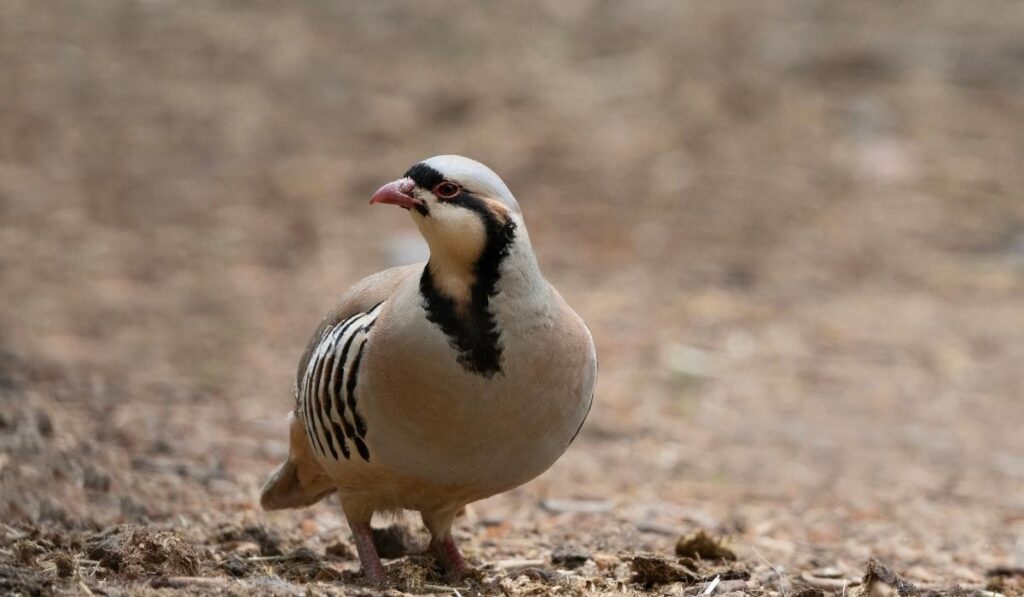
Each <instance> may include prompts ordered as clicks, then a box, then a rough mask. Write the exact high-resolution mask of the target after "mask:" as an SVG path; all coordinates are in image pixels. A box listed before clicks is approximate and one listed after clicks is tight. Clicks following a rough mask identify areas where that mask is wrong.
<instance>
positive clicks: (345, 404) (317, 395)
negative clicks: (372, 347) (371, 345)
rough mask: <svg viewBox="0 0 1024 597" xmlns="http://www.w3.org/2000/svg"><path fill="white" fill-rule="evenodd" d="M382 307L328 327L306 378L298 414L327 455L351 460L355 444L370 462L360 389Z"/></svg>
mask: <svg viewBox="0 0 1024 597" xmlns="http://www.w3.org/2000/svg"><path fill="white" fill-rule="evenodd" d="M381 304H382V303H378V304H377V305H375V306H374V307H373V308H372V309H370V310H369V311H366V312H365V313H356V314H355V315H353V316H351V317H349V318H348V319H346V320H344V321H342V322H340V323H338V324H336V325H334V327H331V328H328V329H327V331H326V332H325V333H324V335H323V337H322V338H321V340H320V343H319V344H318V345H317V347H316V350H315V352H314V353H313V355H312V356H311V357H310V359H309V362H308V364H307V366H306V371H305V373H304V374H303V376H302V384H301V386H300V387H299V413H300V415H301V416H302V421H303V423H304V424H305V427H306V435H307V436H308V437H309V441H310V443H311V444H312V446H313V449H314V450H316V451H318V452H320V454H322V455H323V456H325V457H326V456H330V457H331V458H333V459H335V460H339V459H340V458H341V457H344V458H345V459H346V460H348V459H350V458H351V456H352V452H351V448H350V446H353V447H355V451H356V452H357V453H358V454H359V455H360V456H361V457H362V458H363V460H365V461H367V462H369V460H370V451H369V449H367V447H366V432H367V429H366V420H365V419H363V417H362V416H361V415H360V414H359V410H358V402H357V399H356V391H357V390H358V388H359V364H360V363H361V362H362V359H363V352H364V350H365V349H366V342H367V340H368V338H367V336H368V334H369V333H370V330H371V329H373V324H374V323H375V322H376V321H377V316H378V315H380V311H381Z"/></svg>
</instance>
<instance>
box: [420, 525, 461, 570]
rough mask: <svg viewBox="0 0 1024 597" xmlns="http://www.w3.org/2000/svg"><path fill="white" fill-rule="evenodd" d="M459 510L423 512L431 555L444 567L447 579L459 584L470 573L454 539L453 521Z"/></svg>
mask: <svg viewBox="0 0 1024 597" xmlns="http://www.w3.org/2000/svg"><path fill="white" fill-rule="evenodd" d="M457 509H458V508H453V509H445V510H441V511H436V510H435V511H427V512H422V513H421V514H422V515H423V524H425V525H426V526H427V530H428V531H430V553H432V554H434V558H436V559H437V561H438V563H440V564H441V566H443V567H444V570H445V573H446V574H445V578H446V579H447V580H448V581H449V582H458V581H460V580H462V577H463V576H465V575H466V572H468V571H469V567H468V566H466V560H464V559H463V558H462V553H461V552H460V551H459V547H458V546H457V545H455V540H454V539H452V521H453V520H454V519H455V511H456V510H457Z"/></svg>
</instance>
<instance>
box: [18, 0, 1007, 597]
mask: <svg viewBox="0 0 1024 597" xmlns="http://www.w3.org/2000/svg"><path fill="white" fill-rule="evenodd" d="M438 153H461V154H465V155H469V156H471V157H475V158H477V159H480V160H481V161H484V162H485V163H488V164H489V165H491V166H492V167H494V169H495V170H497V171H498V172H499V173H500V174H501V175H502V176H503V178H504V179H505V180H506V181H507V182H508V183H509V186H510V187H511V188H512V190H513V192H514V193H515V194H516V195H517V197H518V198H519V201H520V203H521V204H522V205H523V208H524V212H525V214H526V218H527V223H528V225H529V228H530V233H531V237H532V239H533V242H534V245H535V247H536V249H537V251H538V254H539V258H540V261H541V265H542V268H543V269H544V271H545V273H546V275H547V276H548V278H549V279H550V280H552V282H553V283H554V284H555V285H556V286H557V287H558V288H559V289H560V290H561V291H562V292H563V294H564V295H565V296H566V297H567V299H568V300H569V302H570V303H571V304H572V305H573V306H574V307H575V308H576V310H577V311H578V312H580V313H581V314H582V315H583V316H584V318H585V319H586V320H587V322H588V323H589V325H590V327H591V330H592V331H593V334H594V337H595V340H596V342H597V345H598V352H599V355H600V360H601V372H600V380H599V385H598V389H597V394H596V399H595V404H594V408H593V411H592V413H591V416H590V419H589V421H588V423H587V425H586V426H585V427H584V429H583V433H582V434H581V436H580V439H579V440H578V441H577V442H576V443H575V444H574V445H573V446H572V448H571V449H570V450H569V452H568V453H567V454H566V455H565V456H564V457H563V458H562V459H561V460H560V461H559V462H558V463H557V464H556V465H555V466H554V467H553V468H552V469H551V470H550V471H548V472H547V473H546V474H545V475H543V476H542V477H540V478H539V479H537V480H535V481H533V482H531V483H530V484H528V485H526V486H524V487H521V488H519V489H516V490H514V491H512V492H509V493H508V494H505V495H502V496H498V497H495V498H492V499H489V500H486V501H484V502H481V503H478V504H475V505H473V506H471V507H470V509H469V510H468V511H467V513H466V516H464V517H463V518H461V519H460V520H459V522H458V525H457V531H456V536H457V539H458V540H459V541H460V542H461V545H462V546H463V547H464V551H465V552H466V554H467V557H468V558H469V560H470V562H471V564H472V565H473V566H474V567H475V568H476V570H477V574H476V575H474V576H473V577H472V578H470V579H469V580H467V581H466V582H464V583H463V584H461V585H458V586H455V587H449V586H445V585H444V583H443V582H442V580H441V578H440V576H439V575H438V574H437V573H436V572H435V570H434V568H433V562H432V560H431V559H430V557H429V556H426V555H423V554H422V553H421V551H422V549H423V546H424V544H425V536H424V534H423V532H422V531H421V530H420V529H419V527H418V526H417V525H416V524H414V521H413V520H412V518H411V517H410V518H409V519H407V520H406V519H402V520H398V521H386V520H382V521H379V524H380V526H381V527H387V526H388V525H389V524H393V525H394V526H392V527H390V528H389V530H382V531H381V535H380V537H379V539H380V542H381V546H382V548H386V553H387V554H388V555H389V556H392V557H391V558H390V559H388V560H387V561H386V562H387V568H388V575H389V578H390V579H391V582H392V589H391V592H392V593H393V594H396V593H397V592H408V593H417V594H420V593H438V594H461V595H474V594H506V595H543V594H562V595H580V594H633V593H641V592H645V591H653V592H656V593H658V594H668V595H696V594H714V595H724V594H733V595H738V594H751V595H784V596H786V597H793V596H797V595H799V596H802V597H811V596H813V595H820V594H822V593H821V592H824V593H826V594H837V595H845V594H857V593H870V594H873V595H881V594H886V593H885V591H883V590H882V588H881V585H878V584H874V585H872V586H871V587H865V586H864V585H863V584H860V583H861V581H862V579H863V577H864V576H865V574H866V571H873V572H871V574H869V576H871V578H886V572H887V570H886V568H884V567H888V571H893V572H895V573H898V574H899V575H901V576H902V577H903V578H904V579H905V582H906V583H912V584H913V585H914V586H916V587H917V589H918V590H920V592H921V594H928V591H933V593H931V594H936V595H938V594H949V595H983V594H991V593H984V591H990V592H1001V593H1003V594H1005V595H1020V594H1024V432H1022V427H1024V192H1022V190H1021V189H1024V167H1022V166H1024V4H1021V3H1015V2H992V3H983V4H978V3H954V2H909V1H908V2H899V3H887V2H856V3H854V2H849V3H828V4H824V3H817V2H810V1H807V2H796V1H794V2H764V3H757V4H754V3H742V4H741V3H724V2H723V3H717V2H692V3H691V2H668V1H665V2H655V1H652V2H643V3H615V2H601V1H593V2H591V1H586V0H573V1H568V0H564V1H563V0H551V1H548V2H541V1H538V2H531V3H487V4H480V5H478V4H471V3H452V2H441V3H396V2H376V3H361V4H355V3H344V4H343V3H329V2H305V3H287V4H286V3H270V2H261V3H256V2H254V3H247V2H221V3H216V4H215V3H175V2H168V1H165V0H156V1H146V2H124V1H111V2H79V1H72V0H65V1H55V2H49V1H47V2H37V1H36V0H9V1H5V2H2V3H0V291H2V295H0V296H2V300H3V303H2V307H0V351H2V352H0V354H2V356H0V593H5V594H6V593H11V594H29V595H35V594H50V593H58V594H84V593H95V594H107V595H122V594H136V593H144V594H157V593H161V594H163V593H171V592H178V591H185V592H190V593H198V594H249V593H260V594H263V593H267V594H271V593H272V594H307V593H313V594H352V595H358V594H374V593H375V590H374V589H372V588H371V587H367V586H365V584H363V583H362V580H361V575H360V574H359V573H358V572H357V570H358V565H357V561H356V559H355V557H354V555H353V554H354V550H353V548H352V545H351V542H350V537H349V534H348V531H347V529H346V527H345V524H344V520H343V519H342V517H341V514H340V511H339V509H338V508H337V505H336V504H335V503H334V502H333V500H329V501H327V502H324V503H322V504H319V505H317V506H315V507H312V508H309V509H306V510H301V511H290V512H283V513H264V512H262V511H260V509H259V507H258V504H257V492H258V488H259V486H260V484H261V483H262V481H263V479H264V478H265V476H266V475H267V474H268V473H269V472H270V471H271V470H272V468H273V467H274V466H275V465H276V464H277V463H278V462H279V461H280V460H281V459H282V458H283V456H284V454H285V453H286V449H287V448H286V445H285V443H284V440H285V423H284V417H285V414H286V412H287V411H288V409H289V408H290V406H291V394H290V391H291V390H290V388H291V384H292V381H293V375H294V371H295V366H296V363H297V360H298V358H299V355H300V353H301V351H302V348H303V346H304V344H305V342H306V340H307V338H308V335H309V334H310V333H311V331H312V330H313V328H314V326H315V325H316V324H317V322H318V321H319V319H320V317H321V315H322V314H323V313H324V312H325V311H326V310H327V309H328V308H329V307H330V306H331V305H332V303H333V302H334V301H335V300H336V299H337V297H338V296H339V295H340V294H341V293H342V292H344V290H345V289H346V288H347V287H348V286H349V285H350V284H352V283H353V282H355V281H356V280H358V279H359V278H360V277H362V276H364V275H367V274H369V273H372V272H374V271H377V270H379V269H382V268H384V267H386V266H388V265H391V264H395V263H400V262H405V261H409V260H412V259H416V258H417V256H418V255H421V254H422V250H423V249H422V247H421V245H419V244H418V240H417V239H418V237H417V236H416V234H415V230H414V227H413V226H412V224H411V223H410V222H409V221H408V219H407V218H406V217H405V216H404V215H403V214H401V213H399V212H398V211H397V210H389V209H383V208H371V207H369V206H367V205H366V202H367V199H368V197H369V195H370V193H371V192H372V191H373V189H375V188H376V187H377V186H378V185H379V184H381V183H383V182H386V181H389V180H392V179H393V178H395V177H396V176H397V175H399V174H401V172H403V171H404V170H405V168H406V167H408V166H409V165H411V164H412V163H414V162H416V161H418V160H420V159H422V158H425V157H428V156H430V155H434V154H438ZM698 531H703V532H704V533H706V534H707V537H710V538H711V539H712V540H711V543H712V544H713V543H715V542H718V541H721V542H723V543H722V546H723V547H724V548H725V549H726V554H727V555H733V556H735V559H723V560H713V559H710V558H711V554H709V553H708V552H707V551H701V552H700V556H699V557H697V556H696V555H695V554H693V553H690V552H687V549H688V548H687V546H686V545H681V546H680V547H681V548H683V552H686V553H688V555H677V554H676V547H677V545H676V544H677V541H679V539H680V538H681V537H691V536H692V535H693V534H694V533H697V532H698ZM710 547H711V546H707V545H705V548H710ZM871 558H874V560H872V563H871V564H870V565H869V564H868V562H869V560H871ZM869 568H870V570H869ZM879 571H881V572H879ZM888 578H889V582H890V584H892V585H893V588H891V589H890V590H891V592H892V593H893V594H895V593H899V594H901V595H906V594H912V593H913V590H912V588H910V585H908V584H901V583H900V582H897V581H896V580H894V579H893V578H891V577H888ZM716 579H717V580H716Z"/></svg>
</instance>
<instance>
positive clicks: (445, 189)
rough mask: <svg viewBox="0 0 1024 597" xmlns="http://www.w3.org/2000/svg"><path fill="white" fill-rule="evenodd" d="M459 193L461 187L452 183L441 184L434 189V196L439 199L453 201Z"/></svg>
mask: <svg viewBox="0 0 1024 597" xmlns="http://www.w3.org/2000/svg"><path fill="white" fill-rule="evenodd" d="M461 192H462V187H460V186H459V185H457V184H455V183H454V182H441V183H438V184H437V186H436V187H434V194H435V195H437V196H438V197H440V198H441V199H454V198H455V197H456V195H458V194H459V193H461Z"/></svg>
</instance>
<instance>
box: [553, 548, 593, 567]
mask: <svg viewBox="0 0 1024 597" xmlns="http://www.w3.org/2000/svg"><path fill="white" fill-rule="evenodd" d="M589 559H590V554H589V553H588V552H586V551H583V550H582V549H580V548H579V547H576V546H574V545H562V546H560V547H558V548H556V549H555V550H554V551H553V552H552V553H551V563H552V564H554V565H555V566H558V567H560V568H565V569H567V570H575V569H576V568H579V567H580V566H583V565H584V564H586V563H587V561H588V560H589Z"/></svg>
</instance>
